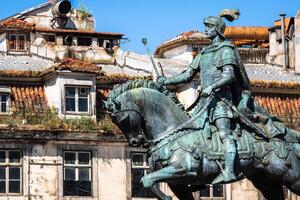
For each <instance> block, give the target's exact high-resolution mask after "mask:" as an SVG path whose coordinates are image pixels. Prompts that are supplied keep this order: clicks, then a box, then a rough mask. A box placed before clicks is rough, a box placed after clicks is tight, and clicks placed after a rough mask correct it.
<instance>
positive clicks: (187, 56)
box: [163, 45, 193, 63]
mask: <svg viewBox="0 0 300 200" xmlns="http://www.w3.org/2000/svg"><path fill="white" fill-rule="evenodd" d="M163 56H164V58H169V59H176V60H181V61H185V62H187V63H191V62H192V61H193V55H192V51H191V49H190V48H189V46H188V45H182V46H180V47H176V48H174V49H171V50H168V51H166V52H165V53H164V54H163Z"/></svg>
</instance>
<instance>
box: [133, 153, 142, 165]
mask: <svg viewBox="0 0 300 200" xmlns="http://www.w3.org/2000/svg"><path fill="white" fill-rule="evenodd" d="M132 165H133V166H143V165H144V156H143V155H142V154H133V155H132Z"/></svg>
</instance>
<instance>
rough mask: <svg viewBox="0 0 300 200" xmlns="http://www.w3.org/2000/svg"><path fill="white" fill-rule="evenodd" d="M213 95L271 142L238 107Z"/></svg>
mask: <svg viewBox="0 0 300 200" xmlns="http://www.w3.org/2000/svg"><path fill="white" fill-rule="evenodd" d="M212 95H213V96H216V97H217V98H218V99H220V100H221V101H222V102H223V103H224V104H225V105H226V106H228V107H229V108H231V109H232V110H233V111H234V112H235V113H236V114H237V115H238V116H239V117H240V119H241V120H242V121H244V122H245V123H246V124H247V125H248V126H250V127H251V128H253V129H254V130H255V131H256V132H257V133H258V135H260V136H261V137H263V138H264V139H266V140H269V137H268V136H267V135H266V133H265V132H264V131H263V130H262V129H261V128H260V127H258V126H257V125H256V124H255V123H253V122H252V121H251V120H250V119H248V117H246V116H245V115H244V114H242V113H241V112H240V111H238V109H237V108H236V106H234V105H233V104H232V103H231V102H229V101H227V100H226V99H222V98H221V97H220V96H219V95H217V94H216V93H215V92H213V93H212Z"/></svg>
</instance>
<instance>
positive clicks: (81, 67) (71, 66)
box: [41, 58, 104, 75]
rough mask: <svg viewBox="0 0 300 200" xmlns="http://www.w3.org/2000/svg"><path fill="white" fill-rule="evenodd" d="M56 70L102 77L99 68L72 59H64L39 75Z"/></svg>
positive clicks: (102, 73)
mask: <svg viewBox="0 0 300 200" xmlns="http://www.w3.org/2000/svg"><path fill="white" fill-rule="evenodd" d="M57 70H60V71H61V70H70V71H72V72H86V73H93V74H98V75H104V72H103V71H102V69H101V67H99V66H97V65H95V64H93V63H90V62H85V61H81V60H75V59H72V58H66V59H64V60H63V61H62V62H60V63H58V64H56V65H54V66H52V67H50V68H49V69H47V70H45V71H44V72H42V73H41V75H46V74H49V73H52V72H55V71H57Z"/></svg>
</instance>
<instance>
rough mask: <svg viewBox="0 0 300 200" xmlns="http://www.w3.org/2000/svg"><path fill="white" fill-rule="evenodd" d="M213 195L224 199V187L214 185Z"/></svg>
mask: <svg viewBox="0 0 300 200" xmlns="http://www.w3.org/2000/svg"><path fill="white" fill-rule="evenodd" d="M213 195H214V197H223V186H222V185H214V186H213Z"/></svg>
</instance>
